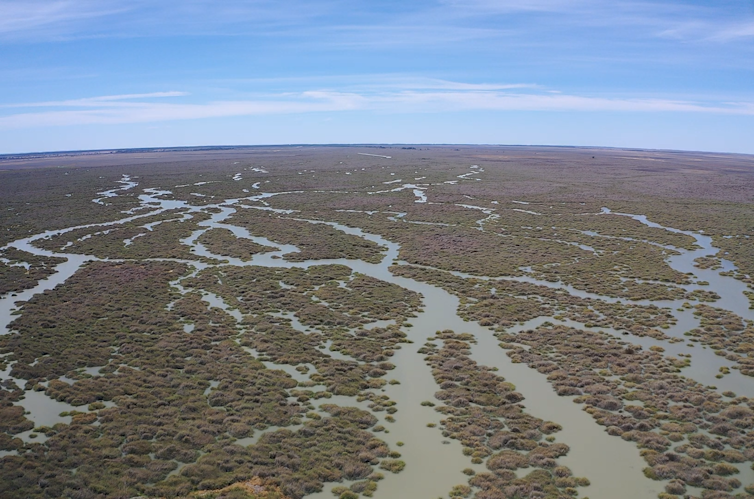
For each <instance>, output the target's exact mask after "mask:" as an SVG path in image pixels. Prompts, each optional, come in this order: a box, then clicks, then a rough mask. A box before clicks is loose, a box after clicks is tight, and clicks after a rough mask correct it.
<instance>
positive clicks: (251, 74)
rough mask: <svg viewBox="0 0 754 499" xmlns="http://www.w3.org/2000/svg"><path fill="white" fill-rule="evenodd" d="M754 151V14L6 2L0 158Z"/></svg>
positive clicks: (580, 4)
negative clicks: (502, 148)
mask: <svg viewBox="0 0 754 499" xmlns="http://www.w3.org/2000/svg"><path fill="white" fill-rule="evenodd" d="M355 142H359V143H364V142H369V143H378V142H379V143H385V142H390V143H395V142H398V143H418V142H421V143H494V144H551V145H590V146H614V147H644V148H663V149H686V150H708V151H721V152H744V153H754V0H717V1H702V0H695V1H678V0H667V1H634V0H625V1H623V0H615V1H610V2H607V1H596V0H529V1H513V0H464V1H461V0H435V1H429V0H417V1H411V2H406V1H401V2H399V1H395V0H386V1H379V0H372V1H358V0H351V1H340V0H308V1H302V0H278V1H267V0H258V1H238V0H224V1H222V2H210V1H208V0H159V1H158V0H108V1H102V0H0V153H11V152H31V151H47V150H70V149H100V148H112V147H150V146H180V145H208V144H217V145H220V144H286V143H355Z"/></svg>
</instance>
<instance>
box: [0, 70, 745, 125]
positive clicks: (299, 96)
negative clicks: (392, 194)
mask: <svg viewBox="0 0 754 499" xmlns="http://www.w3.org/2000/svg"><path fill="white" fill-rule="evenodd" d="M438 82H439V83H437V84H436V85H434V86H432V85H429V86H428V87H424V88H417V87H418V85H416V84H414V85H413V87H412V88H410V87H411V86H410V85H409V86H403V87H400V86H399V87H397V88H396V87H394V88H384V89H382V90H379V91H371V92H345V91H332V90H309V91H305V92H296V93H280V94H272V95H263V96H258V97H257V98H255V99H246V100H232V101H210V102H204V103H195V102H194V103H183V102H182V103H174V102H164V101H162V100H159V101H150V100H148V99H150V98H162V97H186V96H187V94H185V93H183V92H157V93H148V94H131V95H115V96H105V97H92V98H86V99H75V100H68V101H56V102H46V103H45V102H40V103H32V104H27V105H26V106H27V107H49V108H51V109H50V110H45V111H31V112H24V113H16V114H11V115H6V116H1V117H0V128H2V129H17V128H30V127H46V126H73V125H90V124H103V125H107V124H123V123H150V122H160V121H173V120H194V119H206V118H219V117H230V116H252V115H271V114H292V113H313V112H350V111H379V112H392V113H406V112H420V113H433V112H454V111H500V112H504V111H575V112H642V113H652V112H654V113H656V112H673V113H712V114H729V115H732V114H733V115H754V103H751V102H729V103H702V102H692V101H686V100H676V99H646V98H641V99H639V98H621V97H615V98H606V97H593V96H583V95H573V94H568V93H559V92H556V91H552V90H549V91H539V90H536V89H534V88H533V86H532V85H528V84H520V85H518V84H512V85H495V84H490V85H480V84H465V83H458V82H448V81H444V80H438ZM57 107H69V108H71V109H66V110H57V109H54V108H57Z"/></svg>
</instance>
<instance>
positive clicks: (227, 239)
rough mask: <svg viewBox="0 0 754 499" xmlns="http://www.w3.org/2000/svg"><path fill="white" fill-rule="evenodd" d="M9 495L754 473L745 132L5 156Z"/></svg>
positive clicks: (749, 175) (314, 492) (308, 492)
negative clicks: (705, 140)
mask: <svg viewBox="0 0 754 499" xmlns="http://www.w3.org/2000/svg"><path fill="white" fill-rule="evenodd" d="M0 210H2V211H1V212H2V213H3V216H2V217H0V496H2V497H9V498H15V497H18V498H59V497H70V498H77V499H78V498H82V499H89V498H92V499H94V498H132V497H170V498H174V497H206V498H221V497H227V498H244V497H246V498H270V499H272V498H280V499H283V498H289V499H299V498H302V497H311V498H332V497H336V498H340V499H350V498H357V497H375V498H402V497H412V498H428V499H434V498H437V497H443V498H448V497H449V498H455V497H473V498H478V499H513V498H533V499H545V498H546V499H555V498H558V499H564V498H571V497H581V498H592V499H596V498H617V499H623V498H625V499H629V498H654V497H659V498H661V499H673V498H682V497H693V498H703V499H717V498H721V499H722V498H734V497H737V498H746V497H754V469H753V468H752V466H754V245H753V244H751V241H750V239H751V238H752V237H754V158H753V157H750V156H743V155H715V154H705V153H681V152H667V151H639V150H619V149H589V148H554V147H547V148H546V147H539V148H538V147H502V146H501V147H476V146H475V147H470V146H443V147H440V146H432V147H429V146H411V147H408V146H392V147H388V146H385V147H374V146H347V147H346V146H342V147H341V146H331V147H330V146H307V147H293V146H289V147H249V148H218V149H202V150H180V149H179V150H166V151H138V152H133V153H129V152H112V153H109V154H104V153H103V154H89V155H75V154H71V155H50V156H45V155H30V156H28V157H24V156H15V157H9V158H1V157H0Z"/></svg>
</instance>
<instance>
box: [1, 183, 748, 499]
mask: <svg viewBox="0 0 754 499" xmlns="http://www.w3.org/2000/svg"><path fill="white" fill-rule="evenodd" d="M129 185H130V184H129ZM133 187H135V186H131V187H129V188H133ZM114 192H115V191H113V193H114ZM281 194H284V193H261V194H258V195H255V196H250V197H248V198H243V199H231V200H225V201H223V202H221V203H217V204H214V205H204V206H193V205H190V204H189V203H187V202H185V201H179V200H174V199H170V198H169V196H170V195H171V192H170V191H162V190H155V189H145V190H144V192H143V193H142V194H141V195H140V196H139V199H140V202H141V206H142V207H144V208H148V209H149V210H148V212H146V211H147V210H145V213H141V214H139V215H135V216H129V217H127V218H124V219H122V220H118V221H115V222H111V223H105V224H93V225H85V226H80V227H70V228H66V229H61V230H57V231H48V232H45V233H42V234H38V235H34V236H31V237H27V238H24V239H21V240H18V241H15V242H13V243H10V244H9V245H8V246H10V247H15V248H18V249H20V250H24V251H27V252H29V253H33V254H36V255H42V256H57V257H64V258H67V261H66V262H65V263H62V264H60V265H58V266H57V267H56V273H55V274H53V275H52V276H50V277H49V278H47V279H45V280H43V281H40V282H39V283H38V285H37V286H36V287H35V288H33V289H30V290H27V291H24V292H21V293H18V294H17V295H16V296H5V297H2V299H0V334H7V333H9V332H12V324H11V321H12V320H13V314H14V313H18V310H19V304H17V303H16V302H23V301H26V300H29V299H30V298H32V297H33V296H34V295H35V294H38V293H41V292H44V291H45V290H49V289H52V288H54V287H55V286H57V285H58V284H61V283H63V282H65V281H66V279H68V278H69V277H70V276H72V275H73V274H74V273H75V272H76V271H77V270H78V269H79V268H80V267H81V266H82V265H83V264H84V263H85V262H87V261H92V260H99V259H98V258H95V257H92V256H87V255H78V254H68V253H60V252H53V251H47V250H42V249H39V248H37V247H36V246H35V245H34V242H35V241H37V240H40V239H43V238H47V237H51V236H54V235H57V234H62V233H65V232H68V231H71V230H75V229H77V228H82V227H100V226H101V227H106V226H109V225H115V224H122V223H126V222H130V221H133V220H137V219H139V218H142V217H146V216H150V215H155V214H157V213H160V212H164V211H166V210H173V209H178V210H182V211H183V212H185V213H189V214H190V213H196V212H205V213H210V214H211V218H210V219H208V220H205V221H202V222H200V223H199V224H198V225H199V226H200V227H201V229H199V230H197V231H195V232H194V233H193V234H192V235H191V236H190V237H188V238H186V239H184V240H182V243H183V244H186V245H188V246H190V247H191V248H192V250H193V253H194V254H195V255H197V256H198V257H199V256H203V257H209V258H213V259H217V260H221V261H224V262H225V263H222V264H220V265H230V266H265V267H275V268H308V267H310V266H313V265H327V264H340V265H345V266H348V267H349V268H351V269H352V271H354V272H358V273H362V274H365V275H368V276H370V277H374V278H377V279H380V280H383V281H386V282H390V283H393V284H396V285H399V286H402V287H404V288H406V289H409V290H411V291H415V292H418V293H420V294H421V295H422V296H423V311H422V312H420V313H419V314H418V317H416V318H415V319H412V324H413V327H406V328H404V331H405V332H406V334H407V335H408V338H409V339H410V340H412V341H413V342H414V344H406V345H403V348H402V349H400V350H398V351H396V353H395V355H394V356H393V357H392V358H391V361H392V363H394V364H395V365H396V369H395V370H393V371H391V373H390V375H389V376H390V377H391V378H393V379H396V380H398V381H399V382H400V384H393V385H386V386H385V388H384V389H383V390H384V394H386V395H388V396H389V397H390V398H391V399H392V400H394V401H395V402H396V403H397V405H396V407H397V408H398V409H399V411H398V412H397V413H396V414H395V419H396V421H395V422H393V423H388V422H385V423H384V425H385V426H386V427H387V428H388V430H389V432H380V433H378V434H377V436H378V437H379V438H381V439H383V440H385V441H387V442H388V443H389V444H390V446H391V448H394V449H399V450H400V452H401V454H402V459H403V460H404V461H405V462H406V469H405V470H404V471H403V472H402V473H400V474H397V475H390V476H388V477H386V479H385V480H383V481H382V482H380V485H379V488H378V490H377V492H376V493H375V497H378V498H392V497H419V498H421V497H426V498H434V497H438V496H445V495H446V494H447V493H448V491H449V490H450V489H451V488H452V486H453V485H456V484H460V483H466V481H467V479H468V477H467V476H466V475H464V474H463V473H462V472H461V470H462V469H464V468H474V469H476V471H481V470H483V469H484V467H483V465H476V466H475V465H472V464H471V462H470V458H469V457H466V456H464V455H463V453H462V449H461V445H460V443H459V442H457V441H455V440H446V439H444V438H443V436H442V434H441V431H440V430H439V429H438V428H431V427H428V426H427V424H428V423H435V424H437V423H439V421H440V419H441V418H442V416H441V415H440V414H439V413H437V412H435V411H434V410H433V409H432V408H430V407H425V406H421V405H420V402H421V401H424V400H433V399H434V393H435V392H436V391H437V390H438V386H437V384H436V383H435V380H434V378H433V377H432V373H431V370H430V368H429V367H428V366H427V364H426V363H425V361H424V356H423V355H422V354H419V353H418V352H417V351H416V350H417V349H418V348H419V346H421V345H422V344H423V343H425V342H426V341H427V339H428V338H431V337H433V336H434V335H435V333H436V331H438V330H445V329H451V330H454V331H455V332H457V333H471V334H472V335H474V337H475V338H476V344H474V345H473V346H472V348H471V357H472V359H473V360H475V361H476V362H477V363H479V364H480V365H485V366H489V367H495V368H497V369H498V371H497V373H496V374H497V375H499V376H501V377H503V378H505V379H506V380H507V381H509V382H511V383H513V384H515V385H516V390H517V391H518V392H519V393H521V394H522V395H523V396H524V397H525V400H524V405H525V407H526V409H525V410H526V411H527V412H528V413H530V414H531V415H533V416H535V417H539V418H542V419H544V420H553V421H555V422H556V423H558V424H560V425H562V427H563V430H562V431H560V432H558V433H557V434H556V438H557V441H558V442H563V443H566V444H568V445H569V446H570V448H571V451H570V453H569V454H568V455H567V456H565V457H563V458H560V460H559V461H560V462H561V463H562V464H565V465H567V466H569V467H570V468H571V469H572V470H573V472H574V474H575V475H576V476H585V477H587V478H589V480H590V481H591V486H590V487H588V488H586V489H583V491H582V493H583V495H585V496H590V497H592V498H596V497H610V498H616V499H623V498H625V499H628V498H642V497H647V498H649V497H656V496H657V494H658V493H659V492H661V491H662V487H663V485H664V484H663V482H658V481H651V480H649V479H647V478H645V477H644V476H643V474H642V468H644V466H645V463H644V461H643V460H642V458H641V457H640V456H639V451H638V449H637V448H636V447H635V446H634V444H632V443H630V442H626V441H623V440H621V439H620V438H616V437H612V436H609V435H608V434H607V433H605V432H604V430H603V428H601V427H600V426H598V425H597V424H596V423H595V422H594V420H593V419H592V418H591V416H590V415H588V414H587V413H585V412H583V411H582V410H581V406H579V405H576V404H574V403H572V398H571V397H559V396H557V395H556V393H555V392H554V391H553V389H552V387H551V386H550V384H549V383H548V381H547V379H546V377H545V375H543V374H540V373H538V372H537V371H535V370H533V369H531V368H529V367H527V366H526V365H525V364H514V363H512V362H511V361H510V359H509V358H508V357H507V356H506V355H505V352H504V351H503V350H502V349H500V348H499V346H498V341H497V339H496V338H495V337H494V335H493V332H492V331H491V330H490V329H488V328H485V327H482V326H479V325H478V324H477V323H474V322H466V321H464V320H462V319H461V318H460V317H459V316H458V315H457V313H456V311H457V309H458V306H459V298H458V297H456V296H454V295H452V294H450V293H448V292H447V291H445V290H444V289H441V288H439V287H436V286H433V285H430V284H426V283H422V282H419V281H416V280H413V279H408V278H404V277H398V276H395V275H393V274H392V273H391V272H390V270H389V267H390V266H391V265H393V264H395V263H400V262H399V261H398V255H399V250H400V247H399V245H398V244H396V243H394V242H391V241H388V240H386V239H384V238H383V237H381V236H378V235H374V234H367V233H365V232H363V231H362V230H360V229H358V228H353V227H347V226H344V225H341V224H337V223H331V222H322V221H310V222H311V223H326V224H328V225H330V226H332V227H334V228H335V229H338V230H340V231H343V232H345V233H348V234H351V235H354V236H358V237H362V238H364V239H368V240H370V241H373V242H375V243H377V244H379V245H381V246H384V247H385V248H387V250H386V253H385V256H384V258H383V259H382V261H381V262H380V263H378V264H372V263H367V262H364V261H360V260H345V259H333V260H309V261H304V262H288V261H286V260H284V259H282V258H281V257H282V256H283V255H285V254H288V253H292V252H296V251H298V249H297V248H296V247H295V246H292V245H282V244H278V243H276V242H274V241H271V240H268V239H266V238H261V237H255V236H252V235H251V234H250V233H249V231H248V230H246V229H244V228H241V227H236V226H233V225H231V224H228V223H226V220H227V219H228V217H230V216H231V215H232V214H233V213H234V212H235V211H236V210H241V209H255V207H254V206H250V205H249V204H243V205H242V204H241V202H242V201H243V202H247V203H248V202H249V201H252V202H254V201H261V200H264V199H265V198H269V197H271V196H275V195H281ZM260 208H262V209H268V210H269V209H270V208H269V207H260ZM281 211H285V210H281ZM603 211H604V212H605V214H606V215H609V214H611V213H610V212H609V210H603ZM284 215H285V214H284ZM613 215H615V216H631V217H632V218H635V219H637V220H639V221H641V222H642V223H645V224H647V225H649V226H651V227H660V228H663V229H666V230H671V231H673V232H682V233H684V234H688V235H690V236H692V237H694V238H695V239H696V241H697V244H698V246H699V249H696V250H693V251H686V250H679V251H680V255H677V256H672V257H670V258H669V259H668V260H667V261H668V264H669V265H670V266H671V267H672V268H674V269H675V270H678V271H680V272H684V273H686V272H693V273H694V274H695V276H697V278H698V279H700V280H706V281H708V282H709V283H710V284H709V286H706V287H705V289H709V290H710V291H714V292H716V293H717V294H719V295H720V296H721V299H720V300H719V301H717V302H716V303H714V306H716V307H720V308H724V309H727V310H730V311H733V312H735V313H737V314H738V315H740V316H742V317H744V318H746V319H752V318H753V317H752V312H751V311H750V310H749V309H748V301H747V299H746V297H745V296H744V295H743V291H744V290H745V289H746V288H745V285H744V284H743V283H741V282H739V281H737V280H735V279H733V278H731V277H725V276H721V275H720V273H719V272H718V271H714V270H710V269H708V270H702V269H698V268H695V267H694V266H693V260H694V259H695V258H698V257H700V256H712V255H714V254H716V252H717V248H715V247H714V246H713V245H712V239H711V238H710V237H708V236H704V235H700V234H696V233H692V232H684V231H678V230H676V229H672V228H668V227H663V226H660V225H658V224H653V223H652V222H649V221H647V220H646V217H643V216H641V215H630V214H613ZM297 220H302V219H300V218H297ZM212 228H223V229H228V230H231V231H232V232H233V233H234V234H235V235H236V237H239V238H246V239H250V240H252V241H254V242H256V243H258V244H263V245H266V246H273V247H275V248H277V250H275V251H270V252H267V253H262V254H256V255H253V257H252V258H251V259H250V260H248V261H246V260H240V259H235V258H229V257H225V256H220V255H216V254H213V253H211V252H210V251H209V250H208V249H207V248H206V247H204V246H203V245H201V244H200V243H198V242H197V239H198V238H199V236H200V235H201V234H202V233H203V232H205V231H207V230H209V229H212ZM124 244H125V242H124ZM184 262H185V263H188V264H189V265H192V266H194V267H195V269H196V270H200V269H203V268H207V267H211V266H213V265H211V264H208V263H204V262H198V261H184ZM728 266H730V264H728ZM456 274H458V273H456ZM464 277H474V278H479V277H478V276H464ZM506 279H510V280H518V281H520V282H528V283H532V284H538V285H543V286H549V287H560V288H561V289H564V290H566V291H568V292H569V293H571V294H574V295H576V296H582V297H586V298H591V299H600V300H606V301H615V299H613V298H609V297H604V296H600V295H594V294H588V293H584V292H581V291H579V290H576V289H572V288H570V287H569V286H566V285H564V284H562V283H551V282H547V281H539V280H537V279H533V278H531V277H510V278H506ZM175 286H176V287H177V288H178V289H179V290H181V289H182V288H181V287H180V281H177V282H176V283H175ZM205 301H207V302H208V304H209V306H216V307H219V308H223V309H225V310H226V311H228V312H229V313H230V314H231V315H232V316H233V317H234V318H235V319H236V320H240V319H241V315H240V312H239V311H237V310H231V309H229V308H228V307H227V306H226V305H225V304H224V303H223V302H222V300H221V299H219V298H218V297H216V296H214V295H205ZM646 303H653V304H656V305H658V306H665V307H670V308H671V310H672V313H673V314H674V315H675V316H676V318H677V320H678V323H677V324H676V326H674V327H673V328H671V329H670V330H668V331H667V332H668V334H669V335H671V336H682V334H683V332H685V331H688V330H689V329H692V328H694V327H697V326H698V320H697V319H696V318H695V317H693V315H692V314H691V312H689V311H683V312H681V311H678V310H676V308H677V306H678V305H679V304H680V301H678V302H675V301H667V302H664V301H663V302H646ZM291 318H292V319H295V316H293V317H291ZM544 321H550V322H553V323H556V324H557V323H561V324H566V325H573V326H575V327H582V328H583V327H584V325H583V324H578V323H572V322H568V321H565V322H564V321H557V320H555V319H553V318H551V317H540V318H537V319H535V320H533V321H529V322H528V323H527V324H524V325H518V326H515V327H513V328H511V329H510V331H512V332H515V331H517V330H522V329H524V328H531V327H535V326H537V325H539V324H541V323H542V322H544ZM293 325H294V326H295V327H297V328H300V329H303V326H302V325H301V324H300V323H299V322H298V321H297V320H294V321H293ZM597 329H599V330H601V331H605V332H608V333H611V334H615V335H619V333H618V332H616V331H611V330H609V329H607V328H597ZM631 341H632V342H634V343H638V344H641V345H642V346H645V347H647V346H651V345H655V344H656V345H660V344H661V345H662V346H663V347H664V348H666V349H667V350H669V353H672V354H678V353H684V354H691V355H692V367H691V368H687V369H685V370H684V371H683V375H684V376H688V377H690V378H693V379H695V380H697V381H699V382H701V383H704V384H707V385H709V384H713V382H714V384H715V385H717V386H718V387H719V388H720V389H731V390H734V391H736V392H737V393H740V394H743V395H750V396H754V389H753V387H752V385H754V384H753V383H751V381H750V380H748V379H747V378H745V377H743V376H741V375H740V374H739V373H738V372H737V371H734V372H732V373H731V374H730V375H728V376H726V377H725V378H724V379H722V380H717V379H715V378H714V376H715V374H717V372H718V369H719V367H720V366H728V365H730V362H728V361H726V360H725V359H723V358H720V357H717V356H715V355H713V354H712V352H711V351H710V350H704V349H702V348H689V347H688V346H687V345H685V344H668V343H667V342H662V341H658V340H653V339H651V338H634V337H631ZM325 351H327V350H325ZM249 353H250V355H253V354H254V353H253V352H249ZM266 364H267V365H268V367H270V368H280V369H283V370H285V371H286V372H288V373H289V374H290V375H294V373H296V374H295V375H294V377H298V376H301V375H300V374H299V373H297V372H295V371H294V370H293V369H291V366H277V367H276V365H273V364H271V363H266ZM4 374H6V373H4ZM297 379H298V378H297ZM44 398H47V397H46V396H44V394H43V393H42V392H35V393H34V395H33V396H32V397H29V396H27V400H25V401H21V403H20V405H24V407H25V408H26V409H27V410H30V411H31V412H32V414H31V415H30V416H29V417H30V419H33V420H35V421H39V420H42V419H44V418H43V416H42V414H41V413H44V412H45V411H47V412H52V411H54V414H57V413H58V412H59V407H58V406H57V405H56V404H57V402H56V401H54V400H52V399H49V398H47V399H48V400H49V404H47V405H45V404H44ZM32 399H33V404H32ZM326 402H327V403H337V404H340V405H352V406H356V407H361V408H362V409H365V410H368V409H367V408H366V407H365V405H366V404H363V403H356V401H355V399H353V398H349V397H333V399H329V400H327V401H326ZM375 415H376V416H377V417H378V418H380V419H381V423H382V419H384V415H383V414H381V413H377V414H375ZM267 431H274V429H269V430H267ZM259 436H261V432H260V433H257V434H255V435H254V437H252V438H250V439H249V440H248V441H245V442H241V443H243V444H247V445H248V444H253V443H254V442H256V441H257V440H258V438H259ZM398 442H403V443H404V445H403V446H402V447H397V443H398ZM752 474H753V473H752V472H751V471H750V470H748V469H746V470H744V473H742V476H740V478H741V479H742V481H744V483H750V482H752V478H753V477H752ZM331 487H332V484H329V485H328V484H326V486H325V489H324V490H323V492H321V493H318V494H313V495H312V496H311V497H318V498H319V497H322V498H324V497H332V495H331V494H330V492H329V489H330V488H331Z"/></svg>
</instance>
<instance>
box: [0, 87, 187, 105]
mask: <svg viewBox="0 0 754 499" xmlns="http://www.w3.org/2000/svg"><path fill="white" fill-rule="evenodd" d="M186 95H189V94H188V92H176V91H170V92H151V93H146V94H121V95H101V96H98V97H86V98H83V99H70V100H61V101H47V102H27V103H18V104H3V105H0V107H6V108H7V107H99V106H103V105H109V106H114V105H117V104H116V103H117V102H118V101H127V100H133V99H156V98H161V97H183V96H186ZM126 105H128V104H126ZM137 105H138V104H137Z"/></svg>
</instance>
